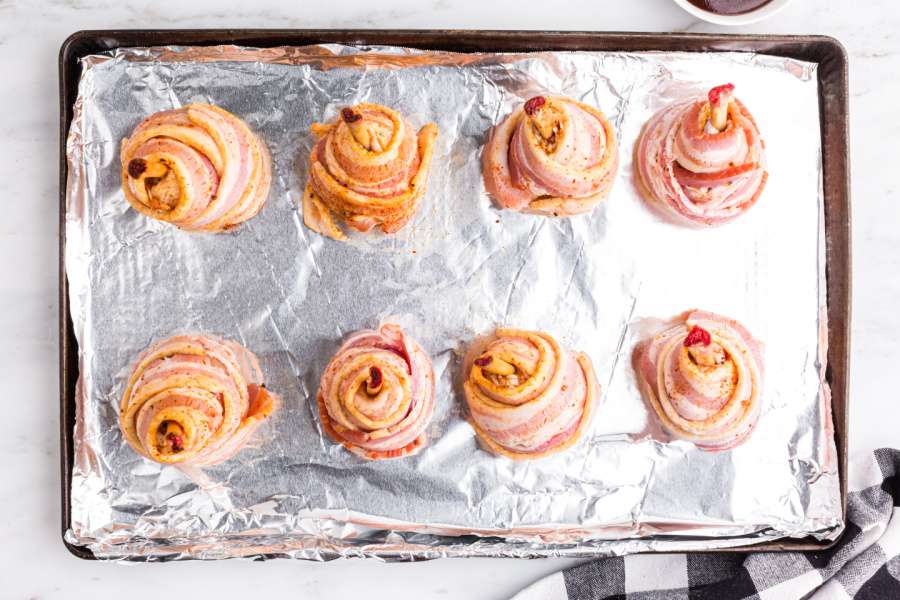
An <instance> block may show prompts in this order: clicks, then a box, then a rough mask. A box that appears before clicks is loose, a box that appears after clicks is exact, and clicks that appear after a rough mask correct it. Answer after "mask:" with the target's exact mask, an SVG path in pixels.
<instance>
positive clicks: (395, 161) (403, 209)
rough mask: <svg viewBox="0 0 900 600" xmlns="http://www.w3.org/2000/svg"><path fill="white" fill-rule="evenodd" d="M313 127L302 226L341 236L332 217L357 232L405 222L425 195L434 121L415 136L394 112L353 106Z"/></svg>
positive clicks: (435, 130)
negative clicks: (313, 145) (316, 139)
mask: <svg viewBox="0 0 900 600" xmlns="http://www.w3.org/2000/svg"><path fill="white" fill-rule="evenodd" d="M312 131H313V133H314V134H316V135H317V136H319V141H318V142H317V143H316V145H315V147H314V148H313V150H312V153H311V154H310V157H309V180H308V182H307V184H306V190H305V192H304V194H303V202H302V207H303V222H304V223H305V224H306V226H307V227H309V228H310V229H312V230H313V231H316V232H318V233H321V234H322V235H326V236H328V237H331V238H334V239H337V240H343V239H345V238H346V236H345V235H344V232H343V231H342V230H341V229H340V227H339V226H338V224H337V223H336V222H335V217H336V218H337V219H339V220H341V221H343V222H344V223H345V224H346V225H348V226H349V227H352V228H354V229H357V230H359V231H369V230H370V229H372V228H373V227H375V226H379V227H381V230H382V231H383V232H384V233H394V232H396V231H398V230H400V229H401V228H402V227H403V226H404V225H406V223H407V222H408V221H409V219H410V218H411V217H412V215H413V214H414V213H415V211H416V208H417V206H418V204H419V201H420V200H421V199H422V196H423V194H424V193H425V184H426V180H427V177H428V170H429V168H430V166H431V157H432V154H433V151H434V142H435V139H436V138H437V134H438V128H437V125H435V124H434V123H429V124H427V125H425V126H424V127H422V129H420V130H419V132H418V134H417V133H416V132H415V131H414V130H413V128H412V126H411V125H410V124H409V122H407V121H406V119H404V118H403V117H402V116H400V114H399V113H397V112H396V111H394V110H391V109H390V108H388V107H386V106H382V105H380V104H357V105H356V106H352V107H349V108H345V109H343V110H342V111H341V115H340V117H338V118H337V119H335V120H334V121H333V122H331V123H328V124H320V123H316V124H314V125H313V127H312Z"/></svg>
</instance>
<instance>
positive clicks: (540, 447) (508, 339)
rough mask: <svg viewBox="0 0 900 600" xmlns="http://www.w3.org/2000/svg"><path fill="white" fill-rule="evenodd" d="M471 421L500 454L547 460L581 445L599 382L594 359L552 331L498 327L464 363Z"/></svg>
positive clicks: (493, 449) (480, 434)
mask: <svg viewBox="0 0 900 600" xmlns="http://www.w3.org/2000/svg"><path fill="white" fill-rule="evenodd" d="M464 369H465V371H464V372H465V374H466V378H465V383H464V384H463V388H464V390H465V396H466V403H467V404H468V408H469V420H470V422H471V423H472V426H473V427H474V428H475V432H476V433H477V434H478V436H479V438H480V439H481V440H482V442H483V443H484V444H485V445H486V446H487V447H488V448H490V450H492V451H493V452H494V453H496V454H500V455H502V456H506V457H509V458H512V459H516V460H528V459H535V458H541V457H543V456H547V455H549V454H553V453H555V452H560V451H562V450H565V449H566V448H569V447H570V446H572V445H573V444H575V443H576V442H577V441H578V439H579V437H580V436H581V434H582V432H583V431H584V429H585V427H586V426H587V424H588V422H589V421H590V417H591V413H592V412H593V409H594V403H595V401H596V398H597V394H598V391H599V386H598V384H597V379H596V377H595V376H594V369H593V366H592V365H591V361H590V359H589V358H588V357H587V355H585V354H581V353H577V354H576V353H574V352H570V351H566V350H564V349H563V348H561V347H560V345H559V343H558V342H557V341H556V340H555V339H554V338H553V337H552V336H550V335H548V334H546V333H541V332H536V331H524V330H520V329H497V331H496V332H495V333H494V336H493V337H492V338H491V339H490V340H489V341H488V342H487V343H486V345H481V344H479V345H477V346H476V347H473V349H472V350H470V352H469V355H468V356H467V358H466V361H465V366H464Z"/></svg>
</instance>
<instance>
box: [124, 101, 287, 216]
mask: <svg viewBox="0 0 900 600" xmlns="http://www.w3.org/2000/svg"><path fill="white" fill-rule="evenodd" d="M121 159H122V190H123V191H124V192H125V198H126V199H127V200H128V202H129V203H130V204H131V206H133V207H134V209H135V210H137V211H138V212H140V213H142V214H144V215H147V216H148V217H152V218H154V219H159V220H161V221H167V222H169V223H172V224H173V225H176V226H178V227H180V228H182V229H185V230H188V231H213V232H216V231H225V230H227V229H231V228H233V227H236V226H238V225H240V224H241V223H243V222H244V221H246V220H248V219H250V218H252V217H253V216H255V215H256V214H257V213H258V212H259V211H260V209H261V208H262V206H263V204H264V203H265V201H266V197H267V196H268V195H269V187H270V184H271V180H272V167H271V159H270V158H269V150H268V149H267V148H266V145H265V144H264V143H263V142H262V140H260V138H259V137H258V136H256V134H254V133H253V132H252V131H250V129H249V128H248V127H247V125H246V124H245V123H244V122H243V121H241V120H240V119H238V118H237V117H236V116H234V115H232V114H231V113H229V112H227V111H225V110H222V109H221V108H218V107H215V106H211V105H208V104H189V105H188V106H185V107H184V108H179V109H175V110H167V111H163V112H159V113H156V114H154V115H151V116H149V117H147V118H146V119H144V120H143V121H142V122H141V123H140V124H139V125H138V126H137V127H136V128H135V130H134V132H133V133H132V134H131V137H130V138H125V139H124V140H122V147H121Z"/></svg>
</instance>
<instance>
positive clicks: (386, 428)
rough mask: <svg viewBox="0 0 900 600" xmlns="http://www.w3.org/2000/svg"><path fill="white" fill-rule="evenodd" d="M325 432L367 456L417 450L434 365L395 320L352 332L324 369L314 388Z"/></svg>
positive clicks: (429, 409) (430, 409)
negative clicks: (376, 326) (316, 388)
mask: <svg viewBox="0 0 900 600" xmlns="http://www.w3.org/2000/svg"><path fill="white" fill-rule="evenodd" d="M317 403H318V405H319V417H320V419H321V421H322V427H323V429H324V430H325V432H326V433H327V434H328V435H329V437H331V438H332V439H333V440H335V441H336V442H338V443H340V444H342V445H343V446H344V447H345V448H347V449H348V450H349V451H351V452H353V453H354V454H356V455H358V456H361V457H363V458H366V459H368V460H380V459H388V458H400V457H404V456H410V455H412V454H415V453H416V452H418V451H419V450H420V449H421V448H422V447H423V446H424V445H425V443H426V434H425V430H426V428H427V427H428V424H429V423H430V422H431V417H432V415H433V414H434V403H435V399H434V369H433V368H432V365H431V359H430V358H429V357H428V355H427V354H426V353H425V351H424V350H423V349H422V347H421V346H420V345H419V344H418V343H417V342H416V341H415V340H413V339H412V338H411V337H409V336H408V335H407V334H406V333H405V332H404V331H403V330H402V329H401V328H400V327H399V326H398V325H395V324H392V323H388V324H385V325H382V326H381V327H380V328H379V329H377V330H373V329H365V330H362V331H358V332H356V333H354V334H353V335H351V336H350V337H349V338H347V340H346V341H345V342H344V344H343V345H342V346H341V347H340V349H339V350H338V351H337V353H336V354H335V355H334V357H333V358H332V359H331V362H329V363H328V366H327V367H326V368H325V371H324V372H323V373H322V378H321V381H320V382H319V391H318V394H317Z"/></svg>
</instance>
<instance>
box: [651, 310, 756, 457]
mask: <svg viewBox="0 0 900 600" xmlns="http://www.w3.org/2000/svg"><path fill="white" fill-rule="evenodd" d="M635 357H636V363H635V366H636V369H637V374H638V380H639V382H640V385H641V391H642V393H643V394H644V396H645V398H646V399H647V401H648V402H649V404H650V405H651V406H652V407H653V410H654V411H656V414H657V415H658V417H659V420H660V422H661V423H662V425H663V427H664V428H665V429H666V430H667V431H668V432H669V433H670V434H672V435H673V436H675V437H677V438H680V439H683V440H687V441H690V442H693V443H694V444H696V445H697V446H698V447H700V448H702V449H704V450H727V449H729V448H733V447H734V446H737V445H738V444H740V443H741V442H743V441H744V440H745V439H746V438H747V436H749V435H750V432H751V431H752V430H753V428H754V427H755V425H756V422H757V420H758V418H759V414H760V406H761V399H760V393H761V389H762V384H763V361H762V344H761V343H760V342H758V341H757V340H755V339H754V338H753V336H752V335H751V334H750V332H749V331H747V329H745V328H744V327H743V326H742V325H741V324H740V323H738V322H737V321H734V320H732V319H728V318H726V317H722V316H720V315H716V314H713V313H710V312H705V311H700V310H695V311H692V312H689V313H686V314H685V315H683V316H682V317H681V318H680V319H679V323H678V324H677V325H674V326H673V327H671V328H669V329H666V330H665V331H663V332H662V333H659V334H657V335H656V336H655V337H653V338H652V339H650V340H647V341H646V342H644V343H642V344H640V345H639V346H638V347H637V350H636V353H635Z"/></svg>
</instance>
